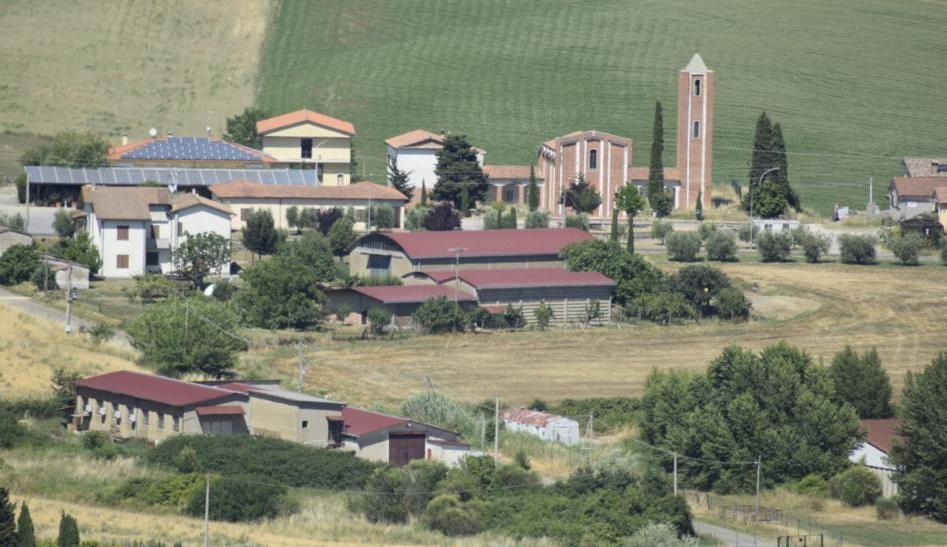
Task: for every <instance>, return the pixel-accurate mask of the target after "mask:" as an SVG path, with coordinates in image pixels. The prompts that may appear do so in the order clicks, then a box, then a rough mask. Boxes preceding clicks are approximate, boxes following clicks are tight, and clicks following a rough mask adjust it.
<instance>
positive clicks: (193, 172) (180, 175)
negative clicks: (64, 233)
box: [24, 165, 319, 186]
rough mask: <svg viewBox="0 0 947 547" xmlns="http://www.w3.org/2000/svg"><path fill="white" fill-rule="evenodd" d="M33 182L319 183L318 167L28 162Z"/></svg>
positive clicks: (201, 184)
mask: <svg viewBox="0 0 947 547" xmlns="http://www.w3.org/2000/svg"><path fill="white" fill-rule="evenodd" d="M24 169H25V170H26V176H27V180H29V182H30V183H31V184H70V185H83V184H96V185H103V186H139V185H141V184H144V183H146V182H157V183H159V184H163V185H164V184H172V183H174V184H176V185H178V186H210V185H212V184H223V183H226V182H231V181H234V180H247V181H250V182H257V183H260V184H273V185H283V184H285V185H293V186H318V185H319V179H318V172H317V171H316V170H315V169H188V168H176V167H98V168H94V167H82V168H72V167H45V166H39V165H27V166H26V167H25V168H24Z"/></svg>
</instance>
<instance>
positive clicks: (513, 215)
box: [510, 207, 516, 230]
mask: <svg viewBox="0 0 947 547" xmlns="http://www.w3.org/2000/svg"><path fill="white" fill-rule="evenodd" d="M510 228H512V229H514V230H515V229H516V207H510Z"/></svg>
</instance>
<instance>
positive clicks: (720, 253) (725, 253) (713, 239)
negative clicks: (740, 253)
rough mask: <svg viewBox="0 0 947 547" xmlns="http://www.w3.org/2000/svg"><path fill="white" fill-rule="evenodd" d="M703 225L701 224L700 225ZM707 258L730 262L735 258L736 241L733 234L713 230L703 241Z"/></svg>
mask: <svg viewBox="0 0 947 547" xmlns="http://www.w3.org/2000/svg"><path fill="white" fill-rule="evenodd" d="M701 226H703V225H701ZM704 246H705V247H706V248H707V258H708V259H710V260H716V261H718V262H731V261H734V260H736V259H737V241H736V238H734V237H733V234H730V233H728V232H724V231H721V230H714V231H713V233H712V234H710V235H709V236H708V237H707V240H706V241H705V242H704Z"/></svg>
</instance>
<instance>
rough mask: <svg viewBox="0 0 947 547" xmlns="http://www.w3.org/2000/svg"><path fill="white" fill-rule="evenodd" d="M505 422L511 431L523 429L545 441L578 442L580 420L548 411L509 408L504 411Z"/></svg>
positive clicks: (524, 431)
mask: <svg viewBox="0 0 947 547" xmlns="http://www.w3.org/2000/svg"><path fill="white" fill-rule="evenodd" d="M503 424H504V425H505V426H506V428H507V429H509V430H510V431H522V432H523V433H528V434H530V435H533V436H535V437H539V438H540V439H542V440H544V441H549V442H560V443H562V444H570V445H572V444H578V443H579V440H580V435H579V422H577V421H575V420H573V419H571V418H566V417H565V416H557V415H555V414H549V413H548V412H540V411H538V410H529V409H528V408H509V409H507V410H505V411H504V412H503Z"/></svg>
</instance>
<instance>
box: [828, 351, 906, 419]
mask: <svg viewBox="0 0 947 547" xmlns="http://www.w3.org/2000/svg"><path fill="white" fill-rule="evenodd" d="M829 372H831V374H832V379H833V381H834V382H835V395H836V400H837V401H838V402H839V403H848V404H850V405H852V407H853V408H854V409H855V411H856V412H858V416H859V417H860V418H891V417H892V416H894V409H893V408H892V407H891V381H890V380H889V379H888V373H887V372H885V369H884V368H883V367H882V366H881V357H879V356H878V352H877V351H876V350H875V349H874V348H872V349H871V350H869V351H866V352H865V353H863V354H861V355H859V354H858V352H856V351H855V350H853V349H852V348H851V347H850V346H845V349H843V350H842V351H840V352H838V353H836V354H835V357H833V358H832V364H831V366H830V367H829Z"/></svg>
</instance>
